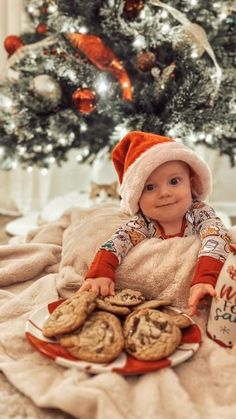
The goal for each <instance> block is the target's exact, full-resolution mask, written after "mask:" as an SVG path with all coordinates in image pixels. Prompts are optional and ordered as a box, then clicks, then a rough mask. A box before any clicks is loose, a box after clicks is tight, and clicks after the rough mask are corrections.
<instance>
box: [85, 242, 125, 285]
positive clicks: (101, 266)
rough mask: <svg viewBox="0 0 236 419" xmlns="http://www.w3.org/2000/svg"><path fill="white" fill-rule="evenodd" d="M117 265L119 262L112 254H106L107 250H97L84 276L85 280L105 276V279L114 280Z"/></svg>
mask: <svg viewBox="0 0 236 419" xmlns="http://www.w3.org/2000/svg"><path fill="white" fill-rule="evenodd" d="M118 265H119V261H118V259H117V257H116V256H115V255H114V253H111V252H108V251H107V250H103V249H102V250H99V251H98V252H97V254H96V256H95V258H94V259H93V261H92V263H91V265H90V268H89V271H88V272H87V274H86V277H85V279H86V278H98V277H102V276H105V277H107V278H110V279H112V281H114V280H115V272H116V268H117V266H118Z"/></svg>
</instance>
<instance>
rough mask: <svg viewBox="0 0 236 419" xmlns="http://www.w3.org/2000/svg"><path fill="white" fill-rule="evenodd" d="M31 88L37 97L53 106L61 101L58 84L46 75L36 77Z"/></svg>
mask: <svg viewBox="0 0 236 419" xmlns="http://www.w3.org/2000/svg"><path fill="white" fill-rule="evenodd" d="M31 88H32V90H33V91H35V93H36V94H37V95H38V96H40V97H42V98H44V99H46V100H49V101H50V102H51V103H52V104H53V105H54V106H56V105H58V103H59V102H60V100H61V95H62V91H61V87H60V85H59V83H58V82H57V81H56V80H54V79H53V78H52V77H50V76H48V75H47V74H40V75H39V76H36V77H35V78H34V79H33V81H32V83H31Z"/></svg>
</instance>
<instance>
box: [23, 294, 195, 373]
mask: <svg viewBox="0 0 236 419" xmlns="http://www.w3.org/2000/svg"><path fill="white" fill-rule="evenodd" d="M62 301H64V300H59V301H54V302H52V303H50V304H46V305H45V306H43V307H41V308H38V309H37V310H36V311H34V312H33V313H32V315H31V316H30V317H29V318H28V320H27V323H26V328H25V335H26V337H27V339H28V341H29V342H30V343H31V344H32V345H33V346H34V347H35V348H36V349H37V350H38V351H39V352H41V353H42V354H43V355H46V356H47V357H49V358H51V359H53V360H54V361H55V362H56V363H57V364H59V365H62V366H63V367H67V368H68V367H76V368H78V369H80V370H83V371H86V372H89V373H92V374H98V373H101V372H105V371H116V372H118V373H119V374H122V375H131V374H143V373H146V372H150V371H156V370H159V369H161V368H164V367H174V366H175V365H178V364H181V363H182V362H184V361H186V359H189V358H191V357H192V356H193V355H194V354H195V352H196V351H197V350H198V348H199V346H200V343H201V339H202V335H201V330H200V328H199V326H198V325H197V324H196V323H194V322H193V320H192V325H191V326H189V327H187V328H186V329H184V330H182V341H181V343H180V345H179V346H178V347H177V348H176V350H175V352H174V353H173V354H172V355H170V356H168V357H167V358H164V359H161V360H159V361H139V360H137V359H135V358H133V357H132V356H130V355H129V354H127V353H126V352H123V351H122V352H121V353H120V355H119V356H118V357H117V358H116V359H115V360H114V361H112V362H110V363H107V364H96V363H92V362H85V361H80V360H78V359H76V358H75V357H74V356H73V355H70V354H69V353H68V352H67V351H66V349H65V348H63V347H62V346H61V345H60V344H59V343H58V341H57V340H56V339H47V338H46V337H45V336H43V334H42V326H43V324H44V323H45V321H46V320H47V318H48V317H49V315H50V314H51V313H52V312H53V310H55V308H56V307H57V306H58V305H59V304H61V303H62Z"/></svg>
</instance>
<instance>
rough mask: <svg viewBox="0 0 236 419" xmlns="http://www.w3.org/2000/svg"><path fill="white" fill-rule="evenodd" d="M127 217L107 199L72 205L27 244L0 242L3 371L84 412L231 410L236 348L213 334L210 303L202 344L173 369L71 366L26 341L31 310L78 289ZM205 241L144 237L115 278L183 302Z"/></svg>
mask: <svg viewBox="0 0 236 419" xmlns="http://www.w3.org/2000/svg"><path fill="white" fill-rule="evenodd" d="M127 219H128V218H127V216H126V215H125V214H122V213H121V212H120V211H119V210H118V206H115V205H111V204H110V205H108V204H107V205H102V206H98V207H96V208H89V209H79V208H77V209H72V210H70V211H68V212H67V213H66V214H64V216H63V217H62V218H60V219H59V220H58V221H57V222H56V223H53V224H51V223H50V224H48V225H45V226H41V227H40V228H38V229H37V230H36V231H34V232H32V233H30V235H29V236H28V238H27V242H24V243H22V244H21V245H8V246H3V249H2V253H1V248H0V256H1V263H0V284H1V285H2V286H4V287H5V288H4V289H2V290H0V302H1V305H0V369H1V370H2V371H3V373H4V374H5V376H6V377H7V379H8V380H9V381H10V382H11V383H12V384H13V385H14V386H15V387H16V389H18V390H19V391H20V392H22V393H23V394H25V395H26V396H27V397H29V398H30V399H31V400H33V402H34V404H35V405H36V406H38V407H49V408H57V409H60V410H61V411H62V412H65V413H67V414H70V415H72V416H73V417H75V418H79V419H88V418H91V419H110V418H113V419H141V418H142V419H143V418H144V417H145V419H156V418H162V419H173V418H175V419H189V418H191V419H215V418H218V417H223V418H224V419H232V418H234V417H235V416H236V401H235V388H236V347H233V349H225V348H222V347H220V346H218V345H217V344H216V343H215V342H213V341H211V340H210V339H208V338H207V336H206V334H205V332H204V330H205V324H206V319H207V314H208V312H207V310H201V315H200V317H196V318H195V320H196V321H197V322H198V323H200V324H201V327H202V330H203V343H202V345H201V347H200V349H199V350H198V352H197V353H196V354H195V355H194V356H193V357H192V358H190V359H189V360H188V361H187V362H184V363H182V364H180V365H178V366H176V367H175V368H165V369H162V370H159V371H156V372H152V373H148V374H144V375H141V376H134V377H123V376H120V375H118V374H116V373H111V372H108V373H102V374H99V375H95V376H90V375H89V374H87V373H85V372H83V371H79V370H77V369H75V368H71V369H65V368H63V367H61V366H58V365H56V364H55V363H54V361H53V360H51V359H49V358H47V357H44V356H43V355H42V354H40V353H38V352H37V351H36V350H35V349H34V348H33V347H32V346H31V345H30V344H29V343H28V341H27V340H26V338H25V336H24V330H25V324H26V320H27V318H28V317H29V315H30V314H31V313H32V312H33V311H34V310H36V309H38V308H39V307H42V306H44V305H46V304H48V303H49V302H52V301H55V300H57V299H58V297H59V296H63V297H65V296H69V295H71V294H72V293H73V292H75V290H76V289H78V288H79V286H80V285H81V283H82V282H83V278H84V274H85V272H86V269H87V268H88V265H89V263H90V261H91V259H92V257H93V255H94V253H95V252H96V250H97V249H98V247H99V246H100V244H101V243H102V242H103V241H104V240H106V239H107V238H108V237H109V236H110V234H111V233H112V232H113V230H114V228H117V226H118V225H120V223H121V222H125V221H127ZM98 226H99V229H98ZM101 226H102V227H101ZM199 246H200V245H199V241H198V239H197V238H196V237H194V236H193V237H188V238H181V239H179V238H174V239H170V240H165V241H159V240H156V239H150V240H145V241H143V242H142V243H140V244H139V245H138V246H136V247H135V248H134V249H132V251H131V252H130V253H129V254H128V256H127V257H126V258H125V261H124V263H123V264H122V266H120V267H119V269H118V271H117V278H116V286H117V287H118V288H119V287H125V286H129V287H131V288H135V289H140V290H141V291H142V292H143V293H144V294H145V295H146V297H148V298H152V297H155V296H166V297H172V298H173V300H174V303H175V305H176V306H179V307H181V308H183V307H186V302H187V298H188V293H189V287H190V284H191V277H192V275H193V272H194V267H195V263H196V258H197V254H198V250H199ZM50 269H51V270H52V273H50V274H48V273H47V274H45V272H49V271H50ZM35 278H37V279H35ZM22 281H26V282H25V283H24V289H23V290H22V288H21V285H22ZM27 283H28V284H29V285H28V286H27ZM12 284H14V287H15V288H14V293H13V292H12V291H11V286H12ZM17 289H18V292H17ZM6 417H7V416H6Z"/></svg>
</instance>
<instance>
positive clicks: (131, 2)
mask: <svg viewBox="0 0 236 419" xmlns="http://www.w3.org/2000/svg"><path fill="white" fill-rule="evenodd" d="M143 7H144V2H143V0H126V2H125V7H124V12H125V14H126V16H127V18H128V19H135V18H136V17H138V15H139V13H140V11H141V10H142V9H143Z"/></svg>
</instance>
